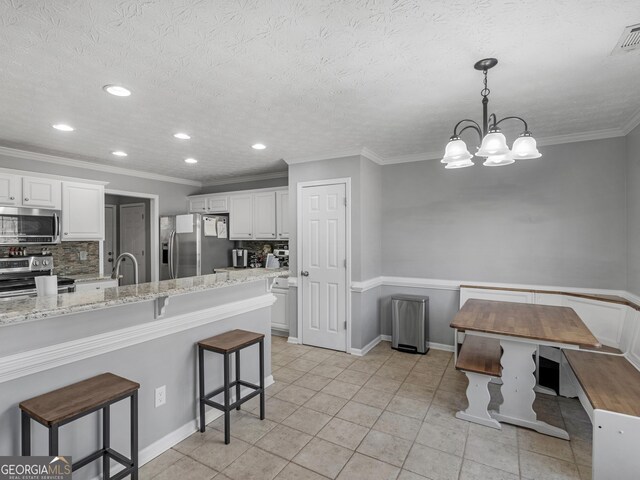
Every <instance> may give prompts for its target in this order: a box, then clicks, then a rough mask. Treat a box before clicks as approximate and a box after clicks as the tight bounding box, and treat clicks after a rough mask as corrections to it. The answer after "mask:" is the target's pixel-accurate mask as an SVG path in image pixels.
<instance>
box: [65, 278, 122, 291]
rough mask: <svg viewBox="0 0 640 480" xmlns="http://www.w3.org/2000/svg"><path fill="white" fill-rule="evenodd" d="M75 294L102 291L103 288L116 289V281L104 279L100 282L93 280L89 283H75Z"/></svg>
mask: <svg viewBox="0 0 640 480" xmlns="http://www.w3.org/2000/svg"><path fill="white" fill-rule="evenodd" d="M75 285H76V293H77V292H95V291H96V290H103V289H105V288H111V287H117V286H118V280H115V279H112V278H105V279H102V280H95V281H89V282H76V284H75Z"/></svg>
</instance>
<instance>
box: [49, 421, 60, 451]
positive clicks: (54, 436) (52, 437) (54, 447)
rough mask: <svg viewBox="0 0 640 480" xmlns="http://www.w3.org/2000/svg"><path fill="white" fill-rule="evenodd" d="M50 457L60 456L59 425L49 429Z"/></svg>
mask: <svg viewBox="0 0 640 480" xmlns="http://www.w3.org/2000/svg"><path fill="white" fill-rule="evenodd" d="M49 456H50V457H57V456H58V425H51V426H50V427H49Z"/></svg>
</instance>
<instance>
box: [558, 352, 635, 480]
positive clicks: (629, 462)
mask: <svg viewBox="0 0 640 480" xmlns="http://www.w3.org/2000/svg"><path fill="white" fill-rule="evenodd" d="M563 353H564V357H565V359H566V362H567V363H568V366H569V367H570V370H569V369H567V370H569V371H570V374H569V375H570V377H571V378H572V379H573V381H574V385H575V387H576V390H577V392H578V398H579V399H580V402H581V403H582V405H583V407H584V409H585V410H586V411H587V413H588V414H589V417H590V419H591V422H592V424H593V478H594V479H596V480H599V479H609V478H616V479H620V480H623V479H636V478H638V472H640V457H639V455H638V444H640V371H639V370H638V369H637V368H636V367H635V366H634V365H633V364H632V363H631V362H630V361H629V360H627V358H625V357H624V356H620V355H611V354H603V353H596V352H587V351H578V350H564V351H563Z"/></svg>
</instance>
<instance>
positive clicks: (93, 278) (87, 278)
mask: <svg viewBox="0 0 640 480" xmlns="http://www.w3.org/2000/svg"><path fill="white" fill-rule="evenodd" d="M63 276H67V277H69V278H73V279H74V280H75V281H76V283H82V282H100V281H103V280H111V275H100V274H99V273H82V274H78V275H63Z"/></svg>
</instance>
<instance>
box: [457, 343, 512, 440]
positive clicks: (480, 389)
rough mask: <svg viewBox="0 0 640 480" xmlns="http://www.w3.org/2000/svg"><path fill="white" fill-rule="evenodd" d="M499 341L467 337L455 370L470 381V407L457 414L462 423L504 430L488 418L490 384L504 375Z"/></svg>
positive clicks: (498, 423)
mask: <svg viewBox="0 0 640 480" xmlns="http://www.w3.org/2000/svg"><path fill="white" fill-rule="evenodd" d="M501 356H502V348H501V347H500V340H497V339H495V338H488V337H481V336H477V335H472V334H468V335H465V337H464V342H463V343H462V347H461V348H460V353H459V354H458V356H457V358H456V369H457V370H460V371H462V372H464V374H465V375H466V376H467V378H468V379H469V385H468V386H467V400H468V402H469V406H468V407H467V409H466V410H464V411H462V410H461V411H459V412H457V413H456V417H457V418H460V419H462V420H467V421H470V422H475V423H479V424H481V425H485V426H487V427H492V428H497V429H501V426H500V422H498V421H497V420H495V419H494V418H492V417H491V415H489V410H488V406H489V402H490V401H491V395H490V393H489V382H490V381H491V379H492V378H499V377H500V376H501V375H502V366H501V365H500V357H501Z"/></svg>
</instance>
